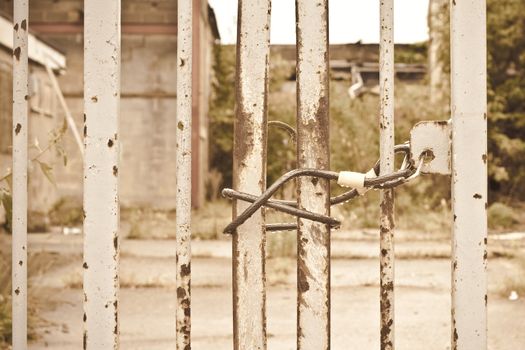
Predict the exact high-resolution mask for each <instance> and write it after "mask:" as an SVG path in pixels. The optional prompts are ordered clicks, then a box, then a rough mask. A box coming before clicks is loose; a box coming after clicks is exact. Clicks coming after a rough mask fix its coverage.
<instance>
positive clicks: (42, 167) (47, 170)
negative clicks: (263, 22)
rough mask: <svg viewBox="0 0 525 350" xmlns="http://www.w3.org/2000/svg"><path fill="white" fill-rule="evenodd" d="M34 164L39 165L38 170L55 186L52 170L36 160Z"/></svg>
mask: <svg viewBox="0 0 525 350" xmlns="http://www.w3.org/2000/svg"><path fill="white" fill-rule="evenodd" d="M36 162H38V164H39V165H40V170H42V172H43V173H44V175H45V176H46V177H47V179H48V180H49V182H51V183H52V184H53V185H55V186H56V182H55V176H54V175H53V168H52V167H51V166H50V165H49V164H47V163H44V162H41V161H39V160H37V161H36Z"/></svg>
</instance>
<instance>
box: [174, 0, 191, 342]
mask: <svg viewBox="0 0 525 350" xmlns="http://www.w3.org/2000/svg"><path fill="white" fill-rule="evenodd" d="M177 9H178V11H177V12H178V22H177V28H178V29H177V198H176V205H177V213H176V222H177V252H176V254H177V309H176V313H177V316H176V318H177V327H176V332H177V349H179V350H185V349H189V348H190V346H191V288H190V286H191V136H192V133H191V130H192V127H191V121H192V112H191V111H192V58H193V56H192V54H193V52H192V50H193V46H192V45H193V44H192V38H193V35H192V19H193V7H192V0H178V5H177Z"/></svg>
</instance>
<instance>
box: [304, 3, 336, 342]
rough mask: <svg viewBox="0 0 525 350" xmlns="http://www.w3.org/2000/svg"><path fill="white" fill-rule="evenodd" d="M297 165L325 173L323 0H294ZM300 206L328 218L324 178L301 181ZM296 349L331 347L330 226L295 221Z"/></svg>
mask: <svg viewBox="0 0 525 350" xmlns="http://www.w3.org/2000/svg"><path fill="white" fill-rule="evenodd" d="M296 6H297V10H296V14H297V19H296V22H297V101H298V103H297V165H298V167H299V168H315V169H330V147H329V145H330V141H329V134H330V132H329V129H330V118H329V57H328V0H320V1H311V0H297V1H296ZM297 183H298V190H297V193H298V197H299V202H298V203H299V208H301V209H306V210H309V211H312V212H314V213H322V214H325V215H330V184H329V182H328V181H327V180H322V179H312V178H301V179H299V180H298V181H297ZM297 289H298V290H297V348H298V349H300V350H306V349H311V350H327V349H329V348H330V227H329V225H326V224H322V223H319V222H314V221H310V220H305V219H298V235H297Z"/></svg>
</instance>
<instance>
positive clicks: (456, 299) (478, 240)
mask: <svg viewBox="0 0 525 350" xmlns="http://www.w3.org/2000/svg"><path fill="white" fill-rule="evenodd" d="M450 9H451V12H450V16H451V17H450V23H451V35H450V39H451V85H452V86H451V111H452V211H453V214H454V222H453V232H452V256H453V261H452V349H458V350H474V349H475V350H483V349H487V271H486V269H487V212H486V210H487V73H486V72H487V65H486V59H487V56H486V52H487V46H486V3H485V0H462V1H454V0H452V1H451V4H450Z"/></svg>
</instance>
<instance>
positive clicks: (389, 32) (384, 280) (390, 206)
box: [379, 0, 395, 350]
mask: <svg viewBox="0 0 525 350" xmlns="http://www.w3.org/2000/svg"><path fill="white" fill-rule="evenodd" d="M380 4H381V5H380V22H381V30H380V40H379V48H380V49H379V67H380V70H379V91H380V101H381V107H380V120H379V128H380V142H379V152H380V159H381V160H380V162H381V171H380V172H381V175H384V174H389V173H391V172H393V171H394V0H382V1H381V2H380ZM380 206H381V214H380V239H379V242H380V243H379V246H380V310H381V324H380V327H381V332H380V337H381V340H380V344H381V350H391V349H394V347H395V340H394V326H395V325H394V226H395V222H394V190H393V189H389V190H384V191H382V192H381V204H380Z"/></svg>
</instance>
